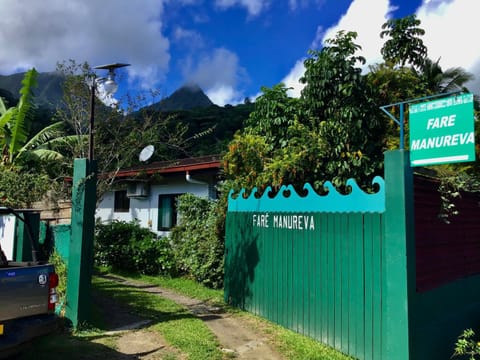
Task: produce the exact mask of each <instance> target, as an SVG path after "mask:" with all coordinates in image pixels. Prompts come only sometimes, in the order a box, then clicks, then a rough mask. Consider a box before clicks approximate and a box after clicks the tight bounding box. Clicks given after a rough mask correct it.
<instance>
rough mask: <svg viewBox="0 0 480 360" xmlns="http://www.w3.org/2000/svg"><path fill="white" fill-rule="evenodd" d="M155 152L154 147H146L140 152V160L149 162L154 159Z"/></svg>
mask: <svg viewBox="0 0 480 360" xmlns="http://www.w3.org/2000/svg"><path fill="white" fill-rule="evenodd" d="M154 151H155V147H154V146H153V145H147V146H145V147H144V148H143V149H142V151H140V154H139V155H138V160H140V161H143V162H145V161H147V160H148V159H150V158H151V157H152V155H153V152H154Z"/></svg>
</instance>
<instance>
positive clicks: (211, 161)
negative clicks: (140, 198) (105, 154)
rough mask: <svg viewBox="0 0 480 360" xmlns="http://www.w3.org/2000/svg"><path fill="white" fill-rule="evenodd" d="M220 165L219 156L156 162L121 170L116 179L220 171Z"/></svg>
mask: <svg viewBox="0 0 480 360" xmlns="http://www.w3.org/2000/svg"><path fill="white" fill-rule="evenodd" d="M220 164H221V162H220V156H219V155H208V156H201V157H193V158H186V159H178V160H170V161H156V162H152V163H150V164H142V165H138V166H134V167H131V168H127V169H121V170H119V171H118V172H117V173H116V174H115V178H117V179H121V178H130V177H135V176H137V175H139V174H145V175H153V174H173V173H183V172H188V171H195V170H208V169H220Z"/></svg>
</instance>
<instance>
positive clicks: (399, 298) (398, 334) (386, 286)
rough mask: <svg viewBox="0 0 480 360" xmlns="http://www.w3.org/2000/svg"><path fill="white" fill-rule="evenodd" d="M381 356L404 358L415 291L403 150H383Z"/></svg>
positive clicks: (411, 217) (411, 218)
mask: <svg viewBox="0 0 480 360" xmlns="http://www.w3.org/2000/svg"><path fill="white" fill-rule="evenodd" d="M385 209H386V211H385V238H384V243H383V259H384V262H383V269H384V277H383V347H382V352H383V354H382V358H383V359H389V360H408V359H409V358H410V347H411V343H410V341H409V327H410V322H409V316H410V314H409V304H410V303H411V301H410V300H411V297H412V296H413V295H414V291H415V247H414V241H415V239H414V213H413V211H414V208H413V174H412V169H411V167H410V161H409V153H408V151H405V150H395V151H388V152H386V153H385Z"/></svg>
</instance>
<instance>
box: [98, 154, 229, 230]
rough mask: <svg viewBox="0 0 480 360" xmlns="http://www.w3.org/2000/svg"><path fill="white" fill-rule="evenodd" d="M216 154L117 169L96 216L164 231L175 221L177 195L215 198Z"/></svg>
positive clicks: (217, 161) (218, 164)
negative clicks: (111, 187)
mask: <svg viewBox="0 0 480 360" xmlns="http://www.w3.org/2000/svg"><path fill="white" fill-rule="evenodd" d="M219 170H220V160H219V157H218V156H215V155H210V156H203V157H197V158H188V159H180V160H175V161H161V162H153V163H151V164H145V165H141V166H137V167H134V168H130V169H123V170H120V171H119V172H118V173H117V175H116V176H115V185H114V187H113V189H112V191H109V192H107V193H105V194H104V195H103V197H102V199H101V201H100V204H99V206H98V207H97V211H96V217H97V218H100V219H101V220H102V221H104V222H108V221H112V220H121V221H127V222H129V221H132V220H135V219H136V220H138V221H139V222H140V225H141V226H142V227H146V228H149V229H150V230H152V231H153V232H155V233H157V234H159V235H166V234H167V233H168V231H169V230H170V228H172V227H173V226H174V225H175V224H176V223H177V211H176V201H175V200H176V198H177V197H178V196H179V195H181V194H185V193H191V194H194V195H197V196H200V197H204V198H209V199H215V198H216V196H217V192H216V185H217V182H218V174H219Z"/></svg>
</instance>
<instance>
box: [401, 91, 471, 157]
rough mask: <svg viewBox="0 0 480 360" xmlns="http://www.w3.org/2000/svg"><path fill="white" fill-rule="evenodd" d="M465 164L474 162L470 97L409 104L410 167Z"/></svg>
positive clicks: (458, 96)
mask: <svg viewBox="0 0 480 360" xmlns="http://www.w3.org/2000/svg"><path fill="white" fill-rule="evenodd" d="M465 161H475V133H474V117H473V94H461V95H455V96H450V97H448V98H443V99H440V100H434V101H428V102H424V103H420V104H414V105H411V106H410V163H411V165H412V166H422V165H435V164H446V163H454V162H465Z"/></svg>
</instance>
